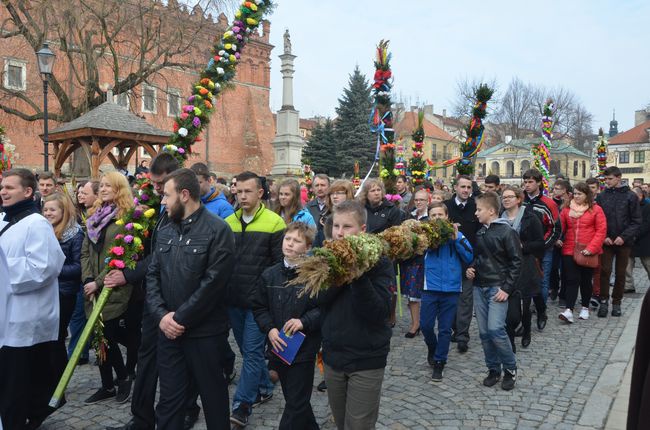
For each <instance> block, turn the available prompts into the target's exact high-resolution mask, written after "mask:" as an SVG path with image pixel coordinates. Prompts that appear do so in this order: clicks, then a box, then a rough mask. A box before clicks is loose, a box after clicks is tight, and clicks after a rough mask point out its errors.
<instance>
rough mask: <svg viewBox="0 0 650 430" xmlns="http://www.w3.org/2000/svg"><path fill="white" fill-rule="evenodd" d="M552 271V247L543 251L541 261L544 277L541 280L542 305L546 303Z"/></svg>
mask: <svg viewBox="0 0 650 430" xmlns="http://www.w3.org/2000/svg"><path fill="white" fill-rule="evenodd" d="M552 271H553V247H550V248H549V249H547V250H546V251H544V259H543V260H542V272H544V277H543V278H542V291H541V294H542V298H543V299H544V304H546V302H547V301H548V289H549V287H550V286H551V272H552Z"/></svg>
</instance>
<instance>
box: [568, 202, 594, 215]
mask: <svg viewBox="0 0 650 430" xmlns="http://www.w3.org/2000/svg"><path fill="white" fill-rule="evenodd" d="M588 210H589V205H586V204H585V205H579V204H577V203H576V202H575V200H571V203H570V204H569V216H570V217H571V218H580V217H581V216H582V215H584V213H585V212H587V211H588Z"/></svg>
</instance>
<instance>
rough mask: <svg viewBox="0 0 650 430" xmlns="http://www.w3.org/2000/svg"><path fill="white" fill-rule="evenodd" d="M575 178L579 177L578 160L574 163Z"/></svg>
mask: <svg viewBox="0 0 650 430" xmlns="http://www.w3.org/2000/svg"><path fill="white" fill-rule="evenodd" d="M573 177H574V178H577V177H578V160H576V161H574V162H573Z"/></svg>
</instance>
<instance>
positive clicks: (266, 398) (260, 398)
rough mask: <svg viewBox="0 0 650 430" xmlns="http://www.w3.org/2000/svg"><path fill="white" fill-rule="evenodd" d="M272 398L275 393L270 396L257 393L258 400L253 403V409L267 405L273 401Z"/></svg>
mask: <svg viewBox="0 0 650 430" xmlns="http://www.w3.org/2000/svg"><path fill="white" fill-rule="evenodd" d="M272 398H273V393H269V394H262V393H257V398H256V399H255V401H254V402H253V407H255V406H259V405H261V404H262V403H266V402H268V401H269V400H271V399H272Z"/></svg>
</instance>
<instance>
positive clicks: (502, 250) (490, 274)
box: [466, 192, 522, 391]
mask: <svg viewBox="0 0 650 430" xmlns="http://www.w3.org/2000/svg"><path fill="white" fill-rule="evenodd" d="M499 206H500V205H499V197H498V196H497V195H496V194H495V193H493V192H487V193H485V194H481V195H480V196H478V197H476V217H477V218H478V220H479V222H480V223H481V224H483V227H481V229H480V230H479V231H478V233H477V234H476V247H475V248H474V256H475V260H474V264H473V267H470V268H468V269H467V273H466V274H467V278H468V279H473V280H474V310H475V312H476V322H477V324H478V332H479V336H480V338H481V343H482V345H483V353H484V354H485V364H486V366H487V368H488V371H489V373H488V376H487V377H486V378H485V379H484V380H483V385H485V386H486V387H491V386H493V385H495V384H496V383H497V382H499V380H500V379H501V370H502V368H503V372H504V376H503V382H502V383H501V388H502V389H504V390H506V391H507V390H512V389H513V388H514V387H515V381H516V379H517V361H516V359H515V354H514V353H513V351H512V345H511V344H510V340H509V339H508V335H507V334H506V328H505V326H506V315H507V313H508V297H509V296H510V294H512V293H513V292H514V290H515V283H516V281H517V279H518V278H519V274H520V271H521V259H522V254H521V242H520V241H519V235H518V234H517V231H516V230H514V229H513V228H512V227H510V225H509V224H508V222H507V221H505V220H503V219H499Z"/></svg>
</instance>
